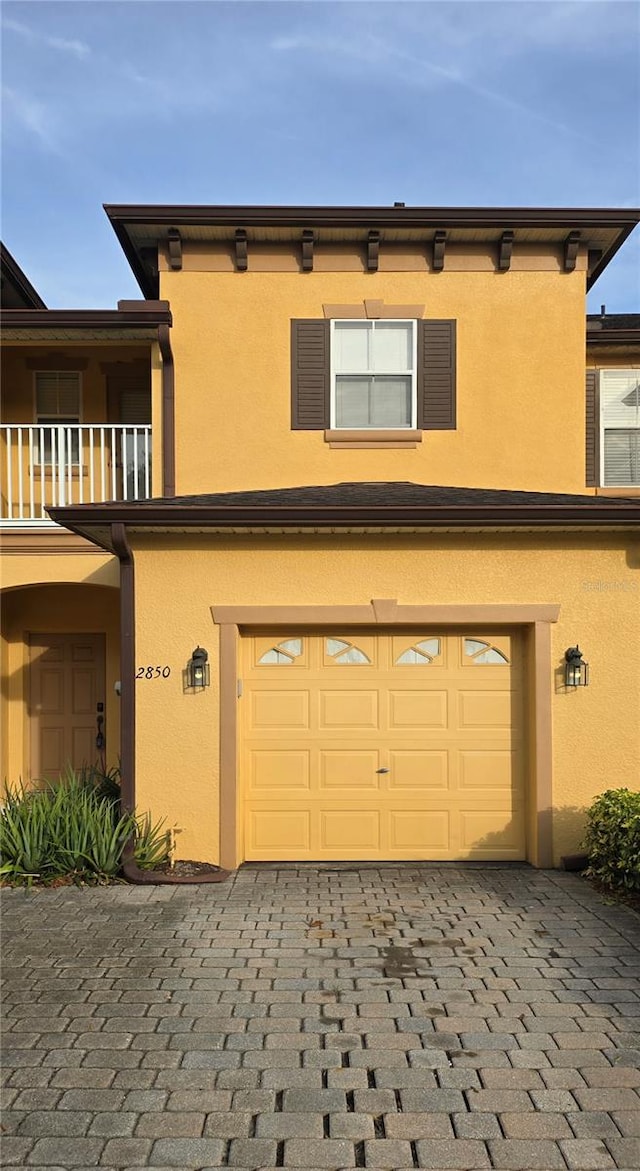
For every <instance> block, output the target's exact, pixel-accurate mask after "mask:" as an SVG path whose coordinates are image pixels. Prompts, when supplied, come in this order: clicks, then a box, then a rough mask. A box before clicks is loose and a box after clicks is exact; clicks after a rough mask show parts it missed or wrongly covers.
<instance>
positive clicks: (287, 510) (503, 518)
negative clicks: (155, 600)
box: [47, 497, 640, 540]
mask: <svg viewBox="0 0 640 1171" xmlns="http://www.w3.org/2000/svg"><path fill="white" fill-rule="evenodd" d="M47 511H48V513H49V516H50V517H51V519H52V520H54V521H56V523H57V524H60V525H62V526H63V527H64V528H67V529H71V531H72V532H77V533H79V534H80V535H82V536H86V537H88V538H89V540H91V529H92V527H93V526H96V527H100V528H103V527H104V525H105V524H113V523H114V522H117V523H121V524H124V525H134V526H136V527H137V528H140V527H144V528H157V527H162V528H165V529H166V528H169V529H171V528H177V529H181V530H184V529H185V528H199V527H202V526H203V525H206V526H212V527H216V528H234V527H236V526H238V525H241V526H246V525H252V526H258V527H260V526H264V527H269V528H271V527H273V526H281V525H282V526H284V525H289V526H291V525H295V526H298V525H305V526H317V525H330V526H332V527H349V528H351V527H353V526H354V525H356V526H359V525H375V526H376V527H382V528H387V527H393V528H397V527H398V526H409V527H414V526H416V525H417V526H424V527H428V528H450V527H451V526H457V527H467V528H486V527H497V528H502V527H505V526H508V527H513V526H525V527H531V526H533V527H535V528H555V527H557V526H559V525H561V526H565V525H579V526H581V527H587V528H591V527H593V526H595V525H605V526H608V525H623V526H631V527H635V526H640V500H635V499H631V500H627V499H624V498H620V499H617V500H615V499H614V500H612V499H610V498H607V497H602V498H598V497H594V502H593V504H591V503H589V504H587V505H585V504H582V505H576V504H569V505H567V504H561V505H549V504H547V505H544V504H533V505H531V504H530V505H522V504H515V505H502V506H495V505H494V506H493V507H492V506H488V505H475V506H473V505H466V506H462V505H459V506H452V505H442V506H440V507H438V506H431V507H419V506H416V507H409V506H406V505H405V506H404V507H401V506H398V507H386V508H385V507H360V508H357V507H354V506H344V507H339V506H333V507H326V506H325V507H315V508H310V507H298V508H296V507H292V506H290V505H289V506H284V507H283V506H280V507H278V506H275V505H271V506H269V505H265V506H262V507H260V506H255V505H254V506H249V507H247V506H246V505H244V506H240V507H235V508H234V507H232V506H226V507H211V506H198V505H191V506H189V507H187V508H185V507H179V506H178V507H176V506H175V505H135V504H123V505H120V504H110V505H109V504H107V505H100V504H85V505H80V506H76V507H66V508H52V509H48V510H47Z"/></svg>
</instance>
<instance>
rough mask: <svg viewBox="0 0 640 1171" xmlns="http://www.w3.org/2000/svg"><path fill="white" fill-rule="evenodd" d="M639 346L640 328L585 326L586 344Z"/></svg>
mask: <svg viewBox="0 0 640 1171" xmlns="http://www.w3.org/2000/svg"><path fill="white" fill-rule="evenodd" d="M630 345H635V346H639V347H640V329H592V328H590V327H589V326H587V346H630Z"/></svg>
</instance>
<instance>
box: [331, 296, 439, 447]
mask: <svg viewBox="0 0 640 1171" xmlns="http://www.w3.org/2000/svg"><path fill="white" fill-rule="evenodd" d="M378 324H384V325H391V324H393V325H409V326H410V327H411V360H412V364H411V370H410V371H407V370H402V371H384V372H382V371H379V372H378V373H379V374H380V375H381V376H382V377H394V376H395V377H398V378H406V377H407V375H409V376H410V378H411V418H410V420H409V422H408V423H405V424H403V425H402V426H400V427H397V426H396V427H391V426H389V425H388V424H386V425H385V424H382V425H381V426H379V427H373V426H368V425H367V424H359V425H358V426H357V427H355V426H353V425H350V426H348V427H345V426H340V425H339V424H338V422H337V418H336V415H337V409H336V408H337V401H336V399H337V396H336V387H337V378H338V376H339V375H346V374H347V373H348V374H351V375H352V376H353V377H354V378H360V377H362V378H366V377H369V378H371V377H375V374H376V372H375V371H370V370H362V371H355V370H353V371H348V372H347V371H342V370H340V371H339V370H336V362H335V351H336V346H335V340H334V339H335V332H336V327H340V326H343V325H359V326H366V327H368V328H369V329H370V330H371V332H372V333H375V330H376V326H377V325H378ZM329 428H330V430H331V431H345V432H348V431H366V432H367V433H369V432H370V433H371V434H374V435H375V433H376V432H380V431H386V432H389V431H397V432H398V434H399V435H402V434H404V433H405V432H407V431H416V430H418V321H417V319H416V318H415V317H397V318H396V317H383V318H377V317H376V318H364V317H336V318H332V319H331V321H330V330H329Z"/></svg>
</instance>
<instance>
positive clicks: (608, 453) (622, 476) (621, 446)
mask: <svg viewBox="0 0 640 1171" xmlns="http://www.w3.org/2000/svg"><path fill="white" fill-rule="evenodd" d="M600 431H601V443H600V459H601V469H600V482H601V484H603V485H605V486H607V487H615V486H624V485H634V486H635V485H640V370H601V371H600Z"/></svg>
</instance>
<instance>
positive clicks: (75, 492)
mask: <svg viewBox="0 0 640 1171" xmlns="http://www.w3.org/2000/svg"><path fill="white" fill-rule="evenodd" d="M0 450H1V453H2V463H1V469H0V527H3V528H9V527H13V528H42V527H43V526H51V527H56V526H55V525H54V522H53V521H52V520H50V519H49V517H48V516H47V513H46V509H47V508H52V507H58V506H60V505H65V504H94V503H101V502H103V501H107V500H110V501H117V500H129V501H132V500H147V499H148V498H149V497H150V496H151V427H150V426H135V427H132V426H122V425H113V424H111V423H103V424H94V423H89V424H77V423H73V424H69V425H67V424H57V425H55V426H50V425H47V426H44V425H33V424H30V423H29V424H27V423H25V424H19V423H18V424H11V425H4V426H2V427H0Z"/></svg>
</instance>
